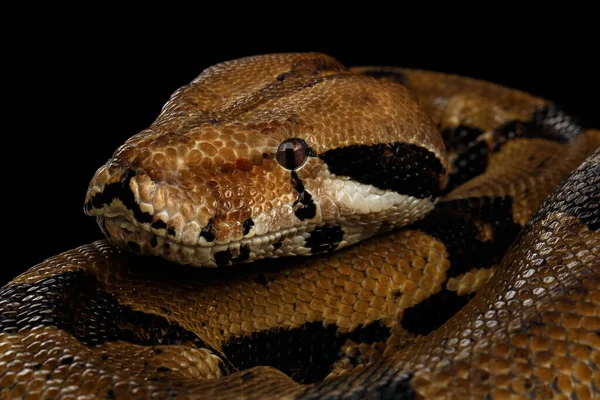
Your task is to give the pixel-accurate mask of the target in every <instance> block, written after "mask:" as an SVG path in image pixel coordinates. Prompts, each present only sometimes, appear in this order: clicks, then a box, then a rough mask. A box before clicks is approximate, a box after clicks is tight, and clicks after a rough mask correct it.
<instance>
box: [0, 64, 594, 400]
mask: <svg viewBox="0 0 600 400" xmlns="http://www.w3.org/2000/svg"><path fill="white" fill-rule="evenodd" d="M599 144H600V131H598V130H592V129H587V130H586V129H584V128H582V127H581V126H579V125H578V124H577V122H576V121H575V120H574V119H573V118H572V117H571V116H569V115H568V114H566V113H565V112H563V111H562V110H560V108H558V107H556V106H555V105H553V104H551V103H549V102H548V101H546V100H543V99H540V98H537V97H533V96H531V95H528V94H526V93H523V92H520V91H517V90H513V89H508V88H504V87H501V86H498V85H495V84H492V83H487V82H482V81H478V80H474V79H470V78H466V77H459V76H453V75H446V74H442V73H435V72H428V71H420V70H409V69H400V68H391V67H390V68H388V67H359V68H352V69H347V68H346V67H344V66H343V65H341V64H340V63H339V62H337V61H336V60H335V59H333V58H331V57H328V56H325V55H322V54H314V53H307V54H277V55H268V56H257V57H249V58H245V59H240V60H235V61H230V62H226V63H222V64H218V65H216V66H214V67H211V68H209V69H207V70H206V71H204V72H203V73H202V74H201V75H200V76H199V77H198V78H196V79H195V80H194V81H193V82H192V83H190V84H189V85H187V86H185V87H183V88H181V89H179V90H178V91H177V92H175V94H174V95H173V96H172V98H171V99H170V100H169V102H168V103H167V104H166V105H165V107H164V108H163V110H162V111H161V114H160V115H159V117H158V118H157V120H156V121H155V122H154V123H153V124H152V125H151V126H150V127H149V128H148V129H147V130H145V131H142V132H140V133H139V134H137V135H135V136H133V137H132V138H131V139H129V140H128V141H127V142H126V143H125V144H124V145H123V146H121V147H120V148H119V149H118V150H117V151H116V152H115V154H114V155H113V157H112V158H111V159H110V160H109V161H108V162H107V164H106V165H104V166H103V167H101V168H100V169H99V170H98V172H97V173H96V175H95V176H94V177H93V178H92V181H91V183H90V186H89V190H88V193H87V196H86V199H85V211H86V213H88V214H90V215H93V216H95V217H97V220H98V223H99V225H100V227H101V228H102V230H103V232H104V233H105V234H106V236H107V240H102V241H98V242H95V243H91V244H88V245H84V246H81V247H79V248H76V249H73V250H70V251H67V252H65V253H63V254H60V255H57V256H54V257H51V258H49V259H48V260H46V261H44V262H43V263H41V264H38V265H36V266H34V267H33V268H31V269H30V270H28V271H27V272H25V273H23V274H21V275H20V276H18V277H16V278H15V279H14V280H13V281H11V282H10V283H9V284H7V285H6V286H5V287H4V288H2V289H1V290H0V397H2V398H19V397H25V396H27V398H56V397H61V398H65V399H66V398H81V399H86V398H311V399H316V398H347V399H351V398H352V399H354V398H406V399H409V398H499V399H502V398H548V397H556V398H578V399H585V398H592V397H595V396H598V395H599V394H600V334H599V332H600V313H599V310H600V308H599V304H600V284H599V282H600V281H599V279H600V233H599V232H598V229H599V228H600V206H599V204H600V150H599V149H598V145H599ZM134 253H139V254H134ZM140 254H142V255H140ZM148 255H152V256H154V257H147V256H148ZM181 264H183V265H181ZM208 267H210V268H208ZM213 267H219V268H213ZM221 267H222V268H221Z"/></svg>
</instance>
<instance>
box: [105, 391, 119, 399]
mask: <svg viewBox="0 0 600 400" xmlns="http://www.w3.org/2000/svg"><path fill="white" fill-rule="evenodd" d="M106 398H107V399H116V398H117V395H116V394H115V391H114V390H112V389H109V390H108V392H106Z"/></svg>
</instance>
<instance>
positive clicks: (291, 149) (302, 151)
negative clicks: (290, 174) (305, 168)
mask: <svg viewBox="0 0 600 400" xmlns="http://www.w3.org/2000/svg"><path fill="white" fill-rule="evenodd" d="M309 154H310V148H309V147H308V145H307V144H306V142H305V141H304V140H302V139H298V138H292V139H287V140H284V141H283V142H281V144H280V145H279V147H278V148H277V155H276V158H277V162H278V163H279V165H281V166H282V167H283V168H285V169H290V170H294V169H297V168H300V167H301V166H302V164H304V162H305V161H306V158H307V157H308V156H309Z"/></svg>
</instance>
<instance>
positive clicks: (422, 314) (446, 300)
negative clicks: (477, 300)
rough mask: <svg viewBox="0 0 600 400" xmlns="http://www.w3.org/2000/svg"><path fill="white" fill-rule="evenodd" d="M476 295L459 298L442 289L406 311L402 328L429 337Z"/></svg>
mask: <svg viewBox="0 0 600 400" xmlns="http://www.w3.org/2000/svg"><path fill="white" fill-rule="evenodd" d="M473 296H474V294H471V295H467V296H459V295H458V294H456V292H451V291H449V290H448V289H442V291H441V292H439V293H436V294H434V295H433V296H431V297H429V298H428V299H425V300H423V301H422V302H420V303H419V304H417V305H415V306H414V307H411V308H407V309H406V310H404V315H403V316H402V322H401V324H402V327H403V328H404V329H406V330H407V331H408V332H410V333H415V334H418V335H427V334H428V333H430V332H433V331H434V330H436V329H438V328H439V327H440V326H442V325H443V324H444V323H445V322H446V321H447V320H448V319H450V317H452V316H453V315H454V314H456V313H457V312H458V310H460V309H461V308H463V307H464V306H465V305H466V304H467V303H468V302H469V300H471V298H472V297H473Z"/></svg>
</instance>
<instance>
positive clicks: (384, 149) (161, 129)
mask: <svg viewBox="0 0 600 400" xmlns="http://www.w3.org/2000/svg"><path fill="white" fill-rule="evenodd" d="M447 169H448V165H447V160H446V157H445V153H444V146H443V143H442V142H441V139H440V138H439V136H438V135H437V132H436V131H435V127H434V126H433V123H432V122H431V120H430V119H429V118H428V117H427V116H426V115H425V113H424V112H423V111H422V110H421V108H420V106H419V103H418V100H417V99H416V98H415V97H414V95H412V94H411V93H410V92H409V91H408V90H407V89H406V88H404V87H403V86H401V85H399V84H397V83H394V82H389V81H388V82H384V81H378V80H376V79H374V78H372V77H368V76H362V75H356V74H353V73H351V72H350V71H348V70H347V69H346V68H345V67H344V66H343V65H341V64H340V63H339V62H338V61H336V60H335V59H333V58H331V57H328V56H325V55H322V54H313V53H310V54H277V55H267V56H258V57H249V58H245V59H240V60H234V61H230V62H226V63H222V64H218V65H215V66H213V67H211V68H209V69H207V70H205V71H204V72H203V73H202V74H200V75H199V76H198V77H197V78H196V79H195V80H193V81H192V82H191V83H190V84H189V85H187V86H184V87H182V88H180V89H179V90H178V91H176V92H175V93H174V94H173V95H172V97H171V99H170V100H169V101H168V102H167V103H166V105H165V106H164V107H163V109H162V111H161V113H160V115H159V116H158V118H157V120H156V121H155V122H154V123H153V124H152V125H151V126H150V127H149V128H148V129H146V130H144V131H142V132H140V133H138V134H137V135H135V136H133V137H131V138H130V139H129V140H128V141H127V142H126V143H125V144H124V145H122V146H121V147H120V148H119V149H118V150H117V151H116V152H115V153H114V155H113V157H112V158H111V159H110V160H109V161H108V162H107V163H106V164H105V165H104V166H102V167H101V168H100V169H99V170H98V171H97V173H96V175H95V176H94V177H93V178H92V180H91V182H90V185H89V189H88V192H87V196H86V202H85V212H86V213H87V214H89V215H92V216H95V217H97V219H98V222H99V225H100V226H101V228H102V230H103V231H104V233H105V234H106V236H107V237H108V239H109V240H110V241H111V242H113V243H114V244H116V245H117V246H119V247H121V248H124V249H128V250H133V251H134V252H137V253H142V254H152V255H158V256H161V257H163V258H167V259H169V260H172V261H176V262H179V263H182V264H191V265H195V266H219V265H230V264H235V263H241V262H248V261H252V260H256V259H260V258H272V257H281V256H291V255H308V254H313V253H319V252H323V251H331V250H335V249H338V248H341V247H344V246H347V245H349V244H352V243H356V242H358V241H360V240H363V239H366V238H368V237H370V236H372V235H374V234H376V233H378V232H382V231H386V230H389V229H393V228H395V227H399V226H403V225H406V224H410V223H411V222H414V221H415V220H417V219H419V218H421V217H422V216H423V215H425V214H426V213H427V212H428V211H429V210H431V208H432V207H433V204H434V201H435V198H436V196H437V195H438V194H439V192H440V191H441V190H442V189H443V187H444V185H445V182H446V171H447Z"/></svg>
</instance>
